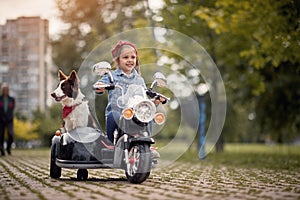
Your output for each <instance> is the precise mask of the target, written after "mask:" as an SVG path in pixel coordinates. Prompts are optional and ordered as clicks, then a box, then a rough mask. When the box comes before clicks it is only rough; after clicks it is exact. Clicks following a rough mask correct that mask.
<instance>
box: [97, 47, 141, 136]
mask: <svg viewBox="0 0 300 200" xmlns="http://www.w3.org/2000/svg"><path fill="white" fill-rule="evenodd" d="M112 57H113V60H114V62H115V64H116V66H117V67H118V68H117V69H116V70H115V71H112V76H113V79H114V83H115V84H118V85H120V86H121V87H122V88H123V90H124V93H126V91H127V88H128V86H129V85H130V84H136V85H142V86H143V87H144V88H146V84H145V82H144V79H143V78H142V77H141V75H140V74H141V73H140V67H139V63H138V52H137V49H136V46H135V45H134V44H132V43H130V42H128V41H119V42H118V43H117V45H116V46H115V47H114V48H113V50H112ZM97 84H99V85H101V84H109V78H108V76H103V77H102V78H101V79H100V80H99V82H98V83H97ZM104 91H105V89H98V90H96V93H98V94H101V93H103V92H104ZM121 95H122V94H121V90H120V89H115V90H109V91H108V104H107V107H106V113H105V116H106V132H107V136H108V139H109V140H110V141H111V142H113V140H114V136H113V133H114V131H115V129H117V127H118V124H117V121H118V119H119V117H120V115H121V112H122V110H121V109H120V108H119V107H118V106H117V99H118V97H119V96H121Z"/></svg>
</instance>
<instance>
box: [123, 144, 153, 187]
mask: <svg viewBox="0 0 300 200" xmlns="http://www.w3.org/2000/svg"><path fill="white" fill-rule="evenodd" d="M129 162H130V167H129V169H127V170H126V171H125V174H126V177H127V180H128V181H129V182H130V183H136V184H138V183H142V182H144V181H145V180H146V179H147V178H148V177H149V175H150V169H151V153H150V146H149V144H134V145H133V146H131V147H130V150H129Z"/></svg>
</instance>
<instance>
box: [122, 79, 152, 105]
mask: <svg viewBox="0 0 300 200" xmlns="http://www.w3.org/2000/svg"><path fill="white" fill-rule="evenodd" d="M146 98H147V95H146V91H145V89H144V88H143V87H142V86H141V85H135V84H132V85H129V87H128V89H127V91H126V93H125V94H124V95H123V96H120V97H119V98H118V100H117V105H118V107H119V108H125V107H131V106H132V105H134V104H135V103H137V102H140V101H141V100H143V99H146Z"/></svg>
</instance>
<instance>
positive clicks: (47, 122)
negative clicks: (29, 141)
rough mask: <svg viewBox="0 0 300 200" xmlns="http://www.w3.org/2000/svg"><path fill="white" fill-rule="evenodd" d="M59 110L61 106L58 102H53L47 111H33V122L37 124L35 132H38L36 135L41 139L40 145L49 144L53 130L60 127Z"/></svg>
mask: <svg viewBox="0 0 300 200" xmlns="http://www.w3.org/2000/svg"><path fill="white" fill-rule="evenodd" d="M61 110H62V108H61V105H60V104H53V105H52V106H51V107H50V108H49V109H48V111H47V112H41V111H40V110H36V111H35V112H34V113H33V115H34V120H33V122H34V123H37V124H38V126H37V127H36V129H35V132H37V133H38V137H39V139H40V140H41V141H42V145H44V146H50V144H51V138H52V137H53V135H54V133H55V131H56V130H57V129H59V128H60V127H61V124H62V117H61V114H62V111H61Z"/></svg>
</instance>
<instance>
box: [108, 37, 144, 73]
mask: <svg viewBox="0 0 300 200" xmlns="http://www.w3.org/2000/svg"><path fill="white" fill-rule="evenodd" d="M126 47H132V48H133V49H134V51H135V55H136V66H135V70H136V71H137V72H138V74H140V75H141V70H140V65H139V60H138V52H137V50H136V46H135V44H133V43H131V42H128V41H122V40H120V41H119V42H118V43H117V44H116V46H115V47H114V48H113V49H112V51H111V54H112V57H113V59H114V61H115V62H117V60H118V59H119V57H120V54H121V51H122V50H123V48H126Z"/></svg>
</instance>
